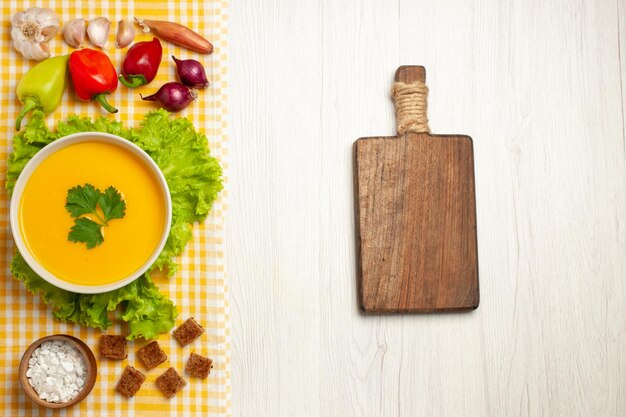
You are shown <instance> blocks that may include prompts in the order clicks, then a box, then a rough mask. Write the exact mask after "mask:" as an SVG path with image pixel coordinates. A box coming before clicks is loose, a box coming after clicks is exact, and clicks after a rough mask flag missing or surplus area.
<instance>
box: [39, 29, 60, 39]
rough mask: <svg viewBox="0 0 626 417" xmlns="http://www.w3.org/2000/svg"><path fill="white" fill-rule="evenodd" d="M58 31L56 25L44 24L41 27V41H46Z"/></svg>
mask: <svg viewBox="0 0 626 417" xmlns="http://www.w3.org/2000/svg"><path fill="white" fill-rule="evenodd" d="M58 31H59V28H58V26H46V27H45V28H43V29H41V35H42V36H43V42H48V41H49V40H50V39H52V38H53V37H54V35H56V34H57V32H58Z"/></svg>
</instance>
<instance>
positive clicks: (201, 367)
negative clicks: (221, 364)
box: [185, 353, 213, 378]
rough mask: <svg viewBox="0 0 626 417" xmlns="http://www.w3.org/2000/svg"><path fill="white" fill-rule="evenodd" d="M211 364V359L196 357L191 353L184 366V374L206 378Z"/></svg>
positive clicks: (196, 355)
mask: <svg viewBox="0 0 626 417" xmlns="http://www.w3.org/2000/svg"><path fill="white" fill-rule="evenodd" d="M212 364H213V361H212V360H211V359H209V358H205V357H204V356H201V355H198V354H196V353H192V354H191V355H190V356H189V360H188V361H187V365H186V366H185V372H187V373H188V374H189V375H191V376H195V377H198V378H206V377H207V376H209V373H210V372H211V365H212Z"/></svg>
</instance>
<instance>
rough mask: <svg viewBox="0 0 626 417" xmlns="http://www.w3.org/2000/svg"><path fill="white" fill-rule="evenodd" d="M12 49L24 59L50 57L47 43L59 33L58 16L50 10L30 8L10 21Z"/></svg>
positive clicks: (16, 14) (38, 59) (39, 59)
mask: <svg viewBox="0 0 626 417" xmlns="http://www.w3.org/2000/svg"><path fill="white" fill-rule="evenodd" d="M11 25H12V27H11V38H13V47H14V48H15V49H16V50H17V51H18V52H20V53H21V54H22V55H24V58H26V59H36V60H37V61H41V60H42V59H46V58H48V57H49V56H50V50H49V49H48V44H47V42H48V41H49V40H50V38H52V37H53V36H54V35H56V33H57V32H58V31H59V16H57V14H56V13H54V12H53V11H52V10H51V9H48V8H41V7H31V8H28V9H26V10H24V11H23V12H19V13H15V15H13V18H12V19H11Z"/></svg>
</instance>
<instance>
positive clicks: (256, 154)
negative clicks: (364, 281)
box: [226, 0, 626, 417]
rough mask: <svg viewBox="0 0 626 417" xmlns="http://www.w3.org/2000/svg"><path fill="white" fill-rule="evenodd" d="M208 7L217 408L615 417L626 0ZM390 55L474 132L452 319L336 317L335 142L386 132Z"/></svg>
mask: <svg viewBox="0 0 626 417" xmlns="http://www.w3.org/2000/svg"><path fill="white" fill-rule="evenodd" d="M229 14H230V19H229V26H230V30H229V33H230V44H229V49H230V57H229V58H230V71H229V79H230V86H229V88H230V102H229V117H230V154H229V161H230V166H229V182H230V183H229V184H230V194H229V213H228V217H227V233H226V235H227V265H228V266H227V272H228V275H229V280H230V289H231V308H232V338H233V361H232V365H233V367H232V372H233V406H234V415H235V416H245V417H249V416H272V417H279V416H285V417H287V416H289V417H291V416H298V417H305V416H324V417H326V416H337V417H340V416H341V417H344V416H355V417H360V416H439V417H441V416H450V417H452V416H454V417H458V416H477V417H478V416H481V417H482V416H493V417H499V416H553V417H554V416H567V417H570V416H592V417H605V416H618V417H623V416H625V415H626V261H625V259H626V140H625V131H624V119H625V113H624V100H625V99H626V93H625V90H624V85H625V84H626V0H617V1H616V0H610V1H609V0H607V1H602V0H596V1H586V0H550V1H547V0H533V1H530V0H526V1H499V0H490V1H487V0H486V1H467V0H458V1H453V0H449V1H427V0H421V1H409V0H399V1H398V0H396V1H383V0H367V1H365V0H265V1H262V0H245V1H244V0H241V1H235V0H234V1H231V2H230V12H229ZM622 61H624V62H622ZM401 64H421V65H425V66H426V70H427V84H428V85H429V87H430V90H431V95H430V112H429V113H430V119H431V128H432V130H433V131H434V132H435V133H464V134H469V135H471V136H472V137H473V138H474V147H475V149H474V150H475V162H476V166H475V170H476V192H477V210H478V244H479V265H480V290H481V304H480V307H479V308H478V310H476V311H475V312H472V313H469V314H449V315H426V316H424V315H421V316H391V317H364V316H362V315H360V314H359V311H358V308H357V298H356V277H355V245H354V218H353V200H352V198H353V197H352V192H353V190H352V161H351V146H352V143H353V141H354V140H356V139H357V138H358V137H360V136H379V135H391V134H393V133H394V118H393V111H392V104H391V102H390V100H389V97H388V92H389V88H390V84H391V80H392V76H393V73H394V71H395V69H396V67H397V66H398V65H401Z"/></svg>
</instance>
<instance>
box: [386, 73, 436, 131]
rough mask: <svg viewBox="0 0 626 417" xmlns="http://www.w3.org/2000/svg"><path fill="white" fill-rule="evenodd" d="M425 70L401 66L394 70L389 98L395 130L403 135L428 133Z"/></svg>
mask: <svg viewBox="0 0 626 417" xmlns="http://www.w3.org/2000/svg"><path fill="white" fill-rule="evenodd" d="M425 83H426V69H425V68H424V67H422V66H420V65H403V66H401V67H399V68H398V69H397V70H396V75H395V77H394V83H393V88H392V90H391V96H392V97H393V99H394V103H395V107H396V128H397V130H398V134H399V135H403V134H404V133H430V127H429V126H428V87H426V84H425Z"/></svg>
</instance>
